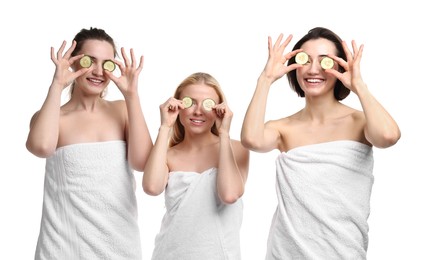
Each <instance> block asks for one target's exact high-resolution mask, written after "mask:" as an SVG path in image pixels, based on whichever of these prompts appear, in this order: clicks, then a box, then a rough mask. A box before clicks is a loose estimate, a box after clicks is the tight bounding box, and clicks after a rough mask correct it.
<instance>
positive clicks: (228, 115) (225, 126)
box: [212, 102, 233, 135]
mask: <svg viewBox="0 0 425 260" xmlns="http://www.w3.org/2000/svg"><path fill="white" fill-rule="evenodd" d="M212 109H213V111H214V112H215V113H216V115H217V119H216V121H215V124H216V126H217V129H218V132H219V134H220V135H221V134H227V135H228V134H229V131H230V124H231V122H232V118H233V112H232V110H230V108H229V106H228V105H227V103H226V102H223V103H221V104H218V105H215V106H213V107H212Z"/></svg>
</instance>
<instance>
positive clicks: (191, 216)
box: [152, 168, 243, 260]
mask: <svg viewBox="0 0 425 260" xmlns="http://www.w3.org/2000/svg"><path fill="white" fill-rule="evenodd" d="M216 176H217V169H216V168H211V169H208V170H206V171H204V172H202V173H196V172H180V171H179V172H171V173H170V174H169V179H168V185H167V188H166V190H165V194H164V197H165V206H166V213H165V215H164V217H163V219H162V225H161V229H160V232H159V233H158V235H157V236H156V238H155V248H154V252H153V255H152V260H200V259H202V260H212V259H214V260H221V259H223V260H224V259H226V260H227V259H228V260H238V259H240V258H241V256H240V239H239V231H240V228H241V223H242V211H243V205H242V200H241V199H239V200H238V201H236V202H235V203H234V204H231V205H226V204H223V203H222V202H221V201H220V199H219V198H218V196H217V192H216V185H217V183H216Z"/></svg>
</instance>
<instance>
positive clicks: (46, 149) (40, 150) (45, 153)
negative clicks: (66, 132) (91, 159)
mask: <svg viewBox="0 0 425 260" xmlns="http://www.w3.org/2000/svg"><path fill="white" fill-rule="evenodd" d="M26 148H27V150H28V151H29V152H30V153H32V154H34V155H35V156H37V157H40V158H47V157H50V156H52V155H53V154H54V152H55V150H56V147H52V146H50V145H35V144H33V143H31V142H29V141H27V142H26Z"/></svg>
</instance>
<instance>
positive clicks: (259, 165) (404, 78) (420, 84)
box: [0, 0, 425, 260]
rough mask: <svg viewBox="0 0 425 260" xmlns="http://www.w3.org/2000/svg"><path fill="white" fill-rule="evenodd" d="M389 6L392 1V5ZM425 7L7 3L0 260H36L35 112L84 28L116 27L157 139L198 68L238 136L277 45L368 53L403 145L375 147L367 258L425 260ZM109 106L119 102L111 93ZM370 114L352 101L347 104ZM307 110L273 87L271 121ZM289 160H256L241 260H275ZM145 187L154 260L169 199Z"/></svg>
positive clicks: (377, 89)
mask: <svg viewBox="0 0 425 260" xmlns="http://www.w3.org/2000/svg"><path fill="white" fill-rule="evenodd" d="M381 3H382V4H381ZM419 3H420V1H412V0H407V1H406V0H405V1H384V2H380V4H379V5H378V4H375V3H374V2H373V1H366V0H358V1H339V0H334V1H316V0H310V1H283V0H280V1H269V0H261V1H195V0H191V1H187V0H179V1H171V0H170V1H137V2H136V1H124V0H122V1H114V2H112V1H105V0H103V1H97V0H95V1H81V0H74V1H52V0H49V1H30V0H24V1H19V0H17V1H3V2H2V4H1V5H2V6H1V8H0V10H1V11H0V12H1V15H0V22H1V23H0V24H1V25H0V26H1V32H0V33H1V40H0V50H1V51H2V62H1V63H0V72H1V93H2V100H1V102H0V104H1V109H0V113H1V117H0V120H1V125H2V126H1V128H0V129H1V130H0V131H1V134H0V138H1V143H0V147H1V148H0V149H1V158H2V159H1V174H0V192H1V193H0V203H1V204H0V205H1V214H0V218H1V219H0V259H18V260H22V259H33V255H34V251H35V245H36V241H37V236H38V231H39V224H40V218H41V207H42V194H43V181H44V165H45V160H44V159H41V158H37V157H35V156H34V155H32V154H31V153H29V152H28V151H27V150H26V148H25V141H26V137H27V134H28V129H29V121H30V118H31V116H32V114H33V113H34V112H35V111H37V110H38V109H39V108H40V107H41V105H42V103H43V101H44V98H45V96H46V93H47V90H48V87H49V85H50V82H51V79H52V76H53V72H54V65H53V63H52V62H51V60H50V47H51V46H53V47H55V49H56V50H57V49H58V48H59V46H60V44H61V43H62V41H63V40H67V41H68V43H69V42H70V41H71V40H72V38H73V37H74V35H75V34H76V33H77V32H78V31H79V30H80V29H81V28H89V27H90V26H93V27H99V28H102V29H105V30H106V31H107V32H108V33H109V34H110V35H111V36H112V37H113V38H114V39H115V41H116V43H117V45H118V47H125V48H126V49H127V50H128V48H130V47H132V48H134V49H135V52H136V55H138V56H140V55H144V56H145V66H144V69H143V71H142V73H141V76H140V88H139V92H140V95H141V103H142V108H143V111H144V114H145V117H146V120H147V122H148V125H149V129H150V131H151V135H152V138H153V140H155V138H156V134H157V129H158V127H159V109H158V106H159V104H160V103H162V102H164V101H165V100H166V99H167V98H168V97H169V96H171V95H172V94H173V92H174V89H175V87H176V86H177V84H178V83H180V81H181V80H183V79H184V78H185V77H186V76H188V75H189V74H191V73H193V72H197V71H204V72H208V73H210V74H212V75H213V76H215V77H216V78H217V80H218V81H219V82H220V83H221V85H222V88H223V90H224V92H225V93H226V96H227V99H228V102H229V105H230V107H231V108H232V110H233V111H234V119H233V122H232V131H231V135H232V138H234V139H239V134H240V127H241V124H242V120H243V117H244V114H245V110H246V108H247V106H248V103H249V101H250V99H251V96H252V94H253V91H254V88H255V84H256V80H257V77H258V75H259V73H260V72H261V70H262V69H263V66H264V64H265V62H266V59H267V36H269V35H270V36H272V38H273V40H275V39H276V38H277V36H278V35H279V33H284V34H285V36H286V35H288V34H293V35H294V39H293V41H292V42H291V43H290V46H289V47H288V49H287V50H288V51H289V50H290V49H292V47H293V44H295V42H296V41H298V39H299V38H300V37H302V36H303V35H304V34H305V33H307V31H308V30H309V29H311V28H313V27H316V26H324V27H328V28H330V29H332V30H333V31H334V32H336V33H337V34H339V35H340V36H341V37H342V38H343V39H344V40H346V41H351V40H352V39H354V40H356V41H357V42H358V43H359V44H361V43H364V44H365V49H364V56H363V60H362V75H363V78H364V80H365V81H366V82H367V84H368V86H369V89H370V90H371V92H372V93H373V94H374V95H375V97H377V98H378V100H379V101H380V102H381V103H382V104H383V105H384V106H385V107H386V108H387V110H388V111H389V112H390V113H391V114H392V115H393V117H394V118H395V119H396V121H397V122H398V124H399V126H400V128H401V131H402V138H401V139H400V141H399V142H398V143H397V144H396V145H395V146H393V147H391V148H388V149H384V150H382V149H376V148H375V149H374V153H375V168H374V175H375V183H374V186H373V190H372V198H371V215H370V217H369V225H370V232H369V236H370V243H369V250H368V258H369V259H375V260H381V259H425V252H424V239H423V236H424V231H425V228H424V227H425V225H424V220H425V216H424V212H423V208H424V206H423V205H424V202H423V200H424V198H425V196H424V195H425V191H424V187H423V186H424V174H425V171H424V166H423V162H424V161H423V155H424V152H423V149H424V140H423V138H422V134H423V133H424V130H425V129H424V126H423V121H424V120H423V118H424V116H423V112H424V108H423V102H422V101H423V95H424V94H425V92H424V87H425V86H424V85H425V84H424V68H425V66H424V63H425V56H424V47H425V46H424V41H423V34H424V29H423V25H424V24H425V19H424V17H423V16H424V14H423V12H422V11H421V10H423V9H422V8H419ZM107 98H108V99H117V98H120V99H121V95H120V93H119V92H117V89H116V87H115V85H113V83H112V84H111V85H110V87H109V95H108V96H107ZM344 102H345V103H346V104H348V105H350V106H353V107H356V108H360V106H359V102H358V99H357V97H356V96H355V95H354V94H353V93H352V94H350V96H349V97H348V98H347V99H346V100H345V101H344ZM303 105H304V100H303V99H301V98H298V97H297V95H296V94H295V92H293V91H291V90H290V88H289V86H288V84H287V79H286V77H284V78H282V79H281V80H280V81H278V82H276V83H275V84H274V86H273V87H272V90H271V93H270V96H269V103H268V109H267V119H272V118H273V119H276V118H280V117H284V116H288V115H290V114H292V113H294V112H296V111H298V110H299V109H300V108H302V107H303ZM277 154H278V152H277V151H273V152H270V153H266V154H258V153H251V164H250V173H249V178H248V183H247V186H246V192H245V195H244V197H243V200H244V205H245V209H244V221H243V226H242V231H241V237H242V254H243V259H247V260H256V259H264V255H265V248H266V241H267V234H268V231H269V230H268V229H269V226H270V222H271V218H272V214H273V212H274V210H275V207H276V197H275V186H274V178H275V168H274V160H275V158H276V156H277ZM141 176H142V173H139V172H136V178H137V181H138V184H139V185H138V191H137V196H138V203H139V218H140V228H141V236H142V247H143V257H144V259H150V256H151V252H152V249H153V241H154V237H155V234H156V233H157V231H158V230H159V225H160V221H161V218H162V215H163V213H164V203H163V197H162V196H158V197H150V196H147V195H145V194H144V193H143V191H142V189H141V186H140V181H141Z"/></svg>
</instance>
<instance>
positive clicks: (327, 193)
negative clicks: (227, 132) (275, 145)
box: [266, 140, 374, 260]
mask: <svg viewBox="0 0 425 260" xmlns="http://www.w3.org/2000/svg"><path fill="white" fill-rule="evenodd" d="M372 171H373V150H372V147H370V146H368V145H365V144H363V143H360V142H356V141H349V140H343V141H332V142H326V143H320V144H313V145H307V146H302V147H297V148H295V149H293V150H290V151H288V152H287V153H285V152H283V153H281V154H280V155H279V156H278V158H277V159H276V192H277V195H278V206H277V209H276V212H275V214H274V216H273V221H272V224H271V227H270V232H269V238H268V245H267V255H266V259H268V260H270V259H315V260H317V259H326V260H330V259H338V260H340V259H366V251H367V246H368V230H369V227H368V224H367V219H368V217H369V213H370V196H371V190H372V185H373V180H374V178H373V174H372Z"/></svg>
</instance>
